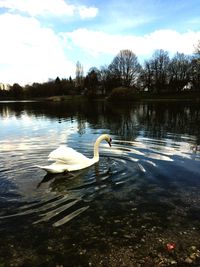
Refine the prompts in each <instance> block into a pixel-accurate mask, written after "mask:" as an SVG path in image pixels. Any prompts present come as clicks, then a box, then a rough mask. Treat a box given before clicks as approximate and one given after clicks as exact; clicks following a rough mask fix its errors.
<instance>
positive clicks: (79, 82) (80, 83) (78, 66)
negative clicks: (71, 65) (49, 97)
mask: <svg viewBox="0 0 200 267" xmlns="http://www.w3.org/2000/svg"><path fill="white" fill-rule="evenodd" d="M75 86H76V87H80V88H81V87H82V86H83V65H81V63H80V62H79V61H77V63H76V80H75Z"/></svg>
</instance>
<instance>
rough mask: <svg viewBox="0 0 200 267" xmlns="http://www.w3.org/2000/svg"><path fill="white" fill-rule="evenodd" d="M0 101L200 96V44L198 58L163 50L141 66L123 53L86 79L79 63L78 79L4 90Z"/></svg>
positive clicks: (58, 80)
mask: <svg viewBox="0 0 200 267" xmlns="http://www.w3.org/2000/svg"><path fill="white" fill-rule="evenodd" d="M0 88H1V90H0V99H5V98H14V99H29V98H44V97H52V96H69V95H82V96H83V95H84V96H87V97H89V98H97V97H108V98H109V99H110V100H117V99H119V100H121V99H122V100H127V99H128V100H132V99H135V96H134V95H136V94H137V98H138V96H142V95H143V93H144V92H145V93H146V95H148V94H149V95H151V96H152V95H154V96H156V95H166V94H170V95H173V94H176V95H177V96H179V95H181V94H182V93H183V92H186V91H187V92H190V93H191V92H195V93H200V42H199V43H198V45H197V46H196V48H195V53H194V55H185V54H183V53H179V52H177V53H176V54H175V55H174V56H173V57H172V58H170V57H169V53H168V52H167V51H164V50H162V49H160V50H156V51H155V52H154V54H153V55H152V57H151V58H150V59H148V60H146V61H144V63H143V65H141V64H140V63H139V61H138V59H137V56H136V55H135V54H134V53H133V52H132V51H131V50H121V51H120V52H119V53H118V54H117V55H116V56H115V57H114V59H113V61H112V62H111V64H110V65H108V66H103V67H101V68H100V69H98V68H96V67H92V68H91V69H90V70H89V71H88V73H87V75H86V76H84V74H83V66H82V65H81V63H80V62H77V64H76V77H75V79H72V78H71V77H69V78H68V79H60V78H59V77H57V78H56V79H55V80H49V81H48V82H45V83H33V84H32V85H26V86H23V87H22V86H20V85H19V84H17V83H15V84H13V85H12V86H9V89H8V90H7V89H5V88H4V87H2V86H1V87H0Z"/></svg>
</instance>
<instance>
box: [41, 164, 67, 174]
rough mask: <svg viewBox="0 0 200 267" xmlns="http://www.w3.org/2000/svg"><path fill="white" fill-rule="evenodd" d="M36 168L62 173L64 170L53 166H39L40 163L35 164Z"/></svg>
mask: <svg viewBox="0 0 200 267" xmlns="http://www.w3.org/2000/svg"><path fill="white" fill-rule="evenodd" d="M37 167H38V168H40V169H42V170H45V171H46V172H47V173H62V172H64V171H65V170H63V169H62V170H61V169H59V168H55V166H51V165H49V166H40V165H37Z"/></svg>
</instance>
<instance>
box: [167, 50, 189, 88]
mask: <svg viewBox="0 0 200 267" xmlns="http://www.w3.org/2000/svg"><path fill="white" fill-rule="evenodd" d="M168 73H169V88H170V90H173V91H181V90H182V88H183V87H184V86H185V85H186V84H187V83H188V82H189V81H190V75H191V57H189V56H186V55H184V54H183V53H178V52H177V53H176V55H175V56H174V57H173V58H172V60H171V61H170V64H169V71H168Z"/></svg>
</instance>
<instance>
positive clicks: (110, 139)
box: [105, 134, 112, 147]
mask: <svg viewBox="0 0 200 267" xmlns="http://www.w3.org/2000/svg"><path fill="white" fill-rule="evenodd" d="M105 140H106V141H107V142H108V144H109V146H110V147H111V143H112V138H111V137H110V136H109V135H108V134H106V135H105Z"/></svg>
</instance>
